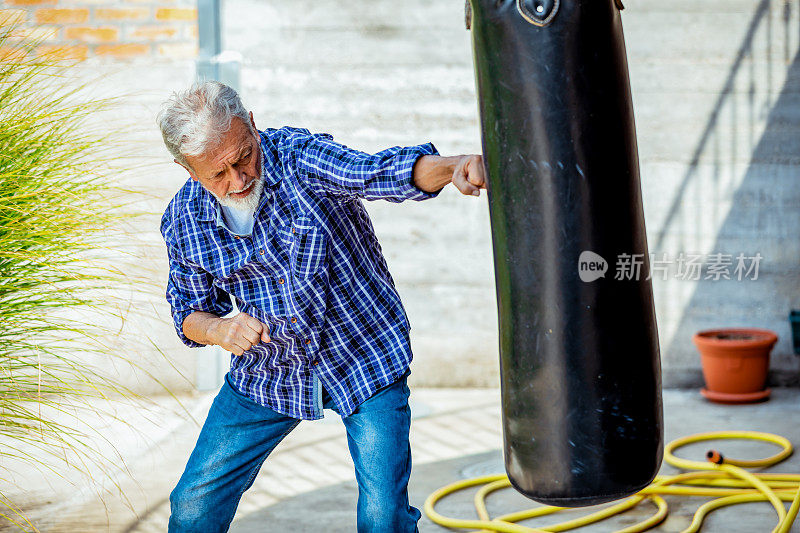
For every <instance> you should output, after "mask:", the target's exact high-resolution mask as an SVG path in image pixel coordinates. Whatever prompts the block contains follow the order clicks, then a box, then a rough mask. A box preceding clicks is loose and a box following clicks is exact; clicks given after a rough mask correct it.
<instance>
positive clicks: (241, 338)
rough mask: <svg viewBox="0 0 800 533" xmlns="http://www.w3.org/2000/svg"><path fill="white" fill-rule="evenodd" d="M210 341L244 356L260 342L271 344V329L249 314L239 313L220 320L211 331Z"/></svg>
mask: <svg viewBox="0 0 800 533" xmlns="http://www.w3.org/2000/svg"><path fill="white" fill-rule="evenodd" d="M209 339H210V340H212V341H213V343H214V344H216V345H217V346H221V347H222V348H224V349H225V350H228V351H229V352H232V353H233V354H235V355H242V354H243V353H244V352H246V351H247V350H249V349H250V348H252V347H253V346H255V345H256V344H259V343H260V342H269V327H268V326H267V325H266V324H264V323H262V322H259V321H258V320H256V319H255V318H253V317H251V316H250V315H248V314H247V313H239V314H238V315H236V316H234V317H231V318H220V319H218V321H217V322H216V323H215V324H214V326H212V328H211V330H210V331H209Z"/></svg>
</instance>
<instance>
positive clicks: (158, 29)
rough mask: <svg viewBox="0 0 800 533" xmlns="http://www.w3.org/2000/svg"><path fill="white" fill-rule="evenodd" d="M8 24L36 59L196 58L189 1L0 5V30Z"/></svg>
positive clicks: (6, 0)
mask: <svg viewBox="0 0 800 533" xmlns="http://www.w3.org/2000/svg"><path fill="white" fill-rule="evenodd" d="M11 24H16V25H17V29H16V30H15V35H16V36H18V37H20V38H24V37H29V38H32V39H34V40H36V41H37V42H38V43H39V44H38V46H37V48H36V53H39V54H55V55H57V56H59V57H63V58H69V59H78V60H83V59H86V58H88V57H92V56H96V57H104V58H110V59H127V58H135V57H141V56H145V57H155V58H165V59H168V58H191V57H194V56H195V55H196V54H197V8H196V3H195V1H194V0H0V26H8V25H11Z"/></svg>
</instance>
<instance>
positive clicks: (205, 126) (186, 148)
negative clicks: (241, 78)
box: [156, 81, 252, 168]
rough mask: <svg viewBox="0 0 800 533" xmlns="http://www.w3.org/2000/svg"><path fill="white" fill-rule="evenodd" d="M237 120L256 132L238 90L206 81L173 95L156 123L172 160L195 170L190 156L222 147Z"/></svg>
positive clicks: (165, 104) (216, 82)
mask: <svg viewBox="0 0 800 533" xmlns="http://www.w3.org/2000/svg"><path fill="white" fill-rule="evenodd" d="M233 117H239V118H240V119H242V120H243V121H244V123H245V125H247V127H248V128H250V129H251V130H252V125H251V124H250V115H249V114H248V112H247V109H245V107H244V105H242V101H241V99H240V98H239V95H238V94H237V93H236V91H235V90H233V89H232V88H230V87H228V86H227V85H225V84H223V83H220V82H218V81H206V82H202V83H196V84H194V85H192V86H191V87H190V88H189V89H187V90H185V91H181V92H175V93H172V96H171V97H170V98H169V100H167V101H166V102H164V105H163V106H162V107H161V111H160V112H159V114H158V118H157V119H156V121H157V122H158V127H159V128H160V129H161V135H162V137H164V144H166V145H167V149H168V150H169V152H170V153H171V154H172V157H174V158H175V159H176V160H177V161H178V162H179V163H181V164H182V165H184V166H186V167H189V168H191V166H190V165H189V163H188V162H187V161H186V156H190V157H192V156H199V155H201V154H203V153H204V152H206V151H207V150H209V149H211V148H214V146H216V145H217V144H219V142H220V141H221V140H222V136H223V135H224V134H225V133H226V132H227V131H228V130H229V129H230V127H231V120H233Z"/></svg>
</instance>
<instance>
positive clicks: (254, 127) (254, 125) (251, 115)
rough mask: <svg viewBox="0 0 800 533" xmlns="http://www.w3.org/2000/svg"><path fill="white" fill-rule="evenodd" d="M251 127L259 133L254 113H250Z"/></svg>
mask: <svg viewBox="0 0 800 533" xmlns="http://www.w3.org/2000/svg"><path fill="white" fill-rule="evenodd" d="M250 125H251V126H253V129H254V130H256V131H258V128H256V121H255V120H253V112H252V111H250Z"/></svg>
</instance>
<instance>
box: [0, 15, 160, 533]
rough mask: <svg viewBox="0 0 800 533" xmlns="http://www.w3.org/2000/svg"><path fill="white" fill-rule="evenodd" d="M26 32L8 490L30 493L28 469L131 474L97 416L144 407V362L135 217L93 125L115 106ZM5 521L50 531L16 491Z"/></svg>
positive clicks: (8, 347) (15, 173)
mask: <svg viewBox="0 0 800 533" xmlns="http://www.w3.org/2000/svg"><path fill="white" fill-rule="evenodd" d="M13 31H14V28H13V27H10V28H5V29H2V28H0V487H3V486H5V487H9V486H16V487H18V488H20V489H22V490H23V491H24V490H25V488H26V487H25V486H24V484H25V479H26V470H25V469H26V468H34V469H39V470H52V472H59V475H61V476H63V473H60V472H63V470H59V469H56V468H53V465H54V464H56V463H62V464H63V463H65V462H66V463H68V464H69V467H68V470H69V469H70V468H71V469H74V471H75V472H76V473H82V474H85V475H88V476H90V477H91V476H95V475H97V472H104V471H106V470H108V469H117V470H118V469H119V462H120V459H121V458H120V457H114V453H113V450H114V446H113V444H112V445H110V446H108V447H105V446H103V447H98V446H97V444H96V443H97V442H98V440H100V441H102V440H105V441H106V442H110V441H109V439H108V436H106V435H99V434H94V435H92V429H91V427H87V425H86V420H89V419H92V417H94V416H97V415H98V410H100V409H102V408H101V407H100V405H104V404H105V403H104V402H105V401H106V400H108V399H109V398H119V397H123V398H127V399H135V400H142V399H141V398H138V397H137V395H136V394H134V393H133V392H132V391H131V390H129V389H127V388H126V387H124V386H122V385H120V383H121V381H120V380H117V379H116V378H115V375H116V376H118V375H119V372H120V368H121V367H120V365H122V368H125V367H127V366H128V365H133V366H137V364H136V363H135V362H132V361H131V360H130V356H128V359H126V356H125V355H122V353H125V352H126V351H125V350H120V349H119V346H118V343H117V345H115V343H116V342H117V341H116V340H115V339H116V337H118V333H119V331H120V329H121V328H122V324H123V323H124V321H125V319H126V313H127V311H126V305H128V304H129V302H128V301H127V300H126V295H128V294H129V291H128V290H126V287H129V286H130V281H131V280H130V275H131V274H130V270H127V269H125V268H123V267H121V263H120V257H121V256H124V255H125V252H124V244H123V243H124V242H125V236H124V234H123V233H124V229H121V228H124V227H125V222H126V219H127V220H129V219H130V217H132V216H135V213H133V212H132V209H131V208H130V205H126V201H127V202H128V204H130V203H131V200H130V198H131V192H130V191H124V190H121V189H119V188H117V187H114V186H113V185H111V183H113V182H112V180H111V179H110V175H109V174H110V173H111V172H112V171H113V168H112V167H113V163H114V160H115V157H116V155H118V154H117V153H116V152H115V148H114V143H113V137H114V135H113V133H112V132H102V131H100V132H98V130H97V126H94V127H92V126H90V123H91V120H89V119H90V118H91V117H92V114H93V113H95V112H96V111H97V110H98V108H99V107H103V106H108V105H113V102H108V101H102V102H98V101H92V100H87V99H86V98H85V93H86V86H81V85H80V84H78V85H75V84H74V83H72V81H71V80H70V76H69V67H68V66H67V65H64V64H63V63H62V62H60V61H59V60H57V59H55V58H52V57H42V56H37V55H36V54H35V53H34V50H35V46H36V43H31V42H20V41H18V40H15V39H14V38H13ZM131 260H132V261H135V258H131ZM134 270H135V269H134ZM120 352H122V353H120ZM138 366H139V369H138V370H140V371H143V372H145V373H146V368H143V366H144V364H143V363H142V364H139V365H138ZM105 415H107V416H112V417H113V416H114V414H113V412H112V413H105ZM101 448H102V449H101ZM109 449H110V450H112V452H111V453H109V451H108V450H109ZM20 465H23V466H20ZM20 469H22V470H20ZM1 490H2V489H1V488H0V491H1ZM0 517H2V518H3V519H5V520H6V521H7V522H10V523H11V524H14V525H15V526H16V527H17V528H19V529H22V530H25V531H35V530H36V527H35V526H34V524H33V523H32V522H31V521H29V520H28V519H27V518H26V517H25V512H24V511H23V509H22V508H21V507H20V506H19V504H18V503H17V502H14V501H12V500H11V499H10V498H9V497H8V496H7V494H5V493H3V492H0ZM6 525H8V524H6ZM0 529H2V520H0Z"/></svg>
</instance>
